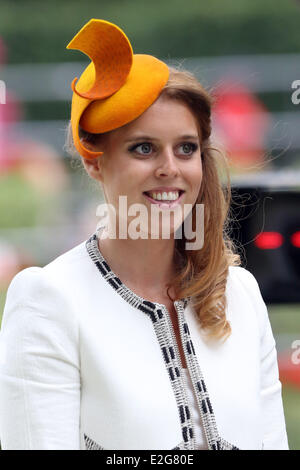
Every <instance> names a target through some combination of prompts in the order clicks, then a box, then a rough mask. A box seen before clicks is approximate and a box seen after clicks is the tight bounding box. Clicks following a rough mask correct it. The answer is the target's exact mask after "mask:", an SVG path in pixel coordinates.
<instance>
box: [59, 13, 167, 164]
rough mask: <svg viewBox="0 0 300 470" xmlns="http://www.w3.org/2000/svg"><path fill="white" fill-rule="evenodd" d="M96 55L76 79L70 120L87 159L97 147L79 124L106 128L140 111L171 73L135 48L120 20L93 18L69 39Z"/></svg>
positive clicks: (100, 130) (72, 44) (99, 129)
mask: <svg viewBox="0 0 300 470" xmlns="http://www.w3.org/2000/svg"><path fill="white" fill-rule="evenodd" d="M67 49H78V50H80V51H81V52H84V53H85V54H87V55H88V56H89V58H90V59H91V62H90V64H89V65H88V66H87V67H86V69H85V70H84V71H83V73H82V74H81V76H80V78H79V80H78V79H77V78H74V80H73V82H72V85H71V87H72V90H73V96H72V108H71V126H72V134H73V140H74V145H75V147H76V149H77V151H78V152H79V153H80V155H81V156H82V157H84V158H87V159H93V158H97V157H99V156H100V155H102V154H103V152H92V151H90V150H88V149H87V148H86V147H85V146H84V145H83V144H82V142H81V141H80V138H79V126H80V127H81V128H82V129H83V130H84V131H86V132H90V133H94V134H102V133H104V132H108V131H111V130H113V129H117V128H118V127H121V126H124V125H125V124H127V123H128V122H130V121H133V120H134V119H136V118H137V117H138V116H140V115H141V114H142V113H143V112H144V111H145V110H146V109H147V108H148V107H149V106H151V104H153V103H154V101H155V100H156V98H157V97H158V96H159V94H160V92H161V90H162V89H163V87H164V86H165V84H166V83H167V81H168V78H169V68H168V66H167V65H166V64H165V63H164V62H162V61H160V60H158V59H157V58H156V57H153V56H150V55H144V54H133V52H132V47H131V44H130V42H129V39H128V38H127V36H126V35H125V34H124V33H123V31H122V30H121V29H120V28H118V26H116V25H114V24H112V23H109V22H108V21H104V20H97V19H94V18H93V19H91V20H90V21H89V22H88V23H86V24H85V25H84V26H83V28H81V30H80V31H79V32H78V33H77V34H76V36H75V37H74V38H73V39H72V40H71V41H70V42H69V44H68V45H67Z"/></svg>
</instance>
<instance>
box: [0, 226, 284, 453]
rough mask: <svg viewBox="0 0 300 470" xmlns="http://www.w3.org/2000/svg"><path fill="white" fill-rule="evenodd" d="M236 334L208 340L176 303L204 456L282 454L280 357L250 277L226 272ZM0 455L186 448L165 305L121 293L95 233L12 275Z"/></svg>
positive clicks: (189, 425)
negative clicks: (217, 452)
mask: <svg viewBox="0 0 300 470" xmlns="http://www.w3.org/2000/svg"><path fill="white" fill-rule="evenodd" d="M226 296H227V300H228V308H227V318H228V319H229V321H230V322H231V327H232V334H231V336H230V337H229V339H227V340H226V341H225V342H224V343H213V344H211V343H208V342H206V341H205V340H204V338H203V337H202V335H201V332H200V330H199V326H198V324H197V321H196V318H195V313H194V310H193V308H192V306H191V302H189V301H190V299H183V300H181V301H177V302H175V307H176V310H177V313H178V317H179V325H180V330H181V339H182V344H183V348H184V352H185V357H186V361H187V365H188V369H189V372H190V375H191V377H192V382H193V386H194V390H195V394H196V396H197V403H198V406H199V409H200V412H201V417H202V423H203V430H204V433H205V436H206V440H207V446H208V448H209V449H223V448H224V449H231V448H235V447H237V448H238V449H262V448H264V449H288V443H287V435H286V428H285V420H284V412H283V406H282V398H281V383H280V381H279V378H278V366H277V354H276V348H275V341H274V338H273V334H272V330H271V326H270V322H269V318H268V313H267V309H266V306H265V303H264V301H263V300H262V297H261V294H260V290H259V287H258V284H257V282H256V280H255V278H254V277H253V275H252V274H251V273H250V272H249V271H247V270H246V269H244V268H241V267H230V268H229V276H228V281H227V290H226ZM0 362H1V364H0V440H1V445H2V449H118V450H121V449H174V448H179V449H193V448H194V445H195V444H194V435H195V433H194V431H195V429H194V424H193V416H191V408H190V403H189V399H188V395H187V393H186V392H187V390H186V388H185V385H184V384H185V382H184V381H183V378H182V375H183V374H182V373H180V370H181V369H180V367H181V363H180V356H179V353H178V348H177V345H176V342H175V335H174V332H173V328H172V325H171V322H170V318H169V316H168V312H167V310H166V309H165V308H164V306H163V305H161V304H158V303H153V302H148V301H146V300H145V299H142V298H140V297H138V296H137V295H136V294H134V292H132V291H131V290H130V289H128V288H127V287H126V286H125V285H124V284H123V283H122V282H121V280H120V279H118V278H117V277H116V276H115V274H114V273H113V272H112V271H111V269H110V268H109V266H108V265H107V263H105V260H104V258H103V257H102V255H101V253H100V252H99V250H98V246H97V239H96V234H94V235H93V236H92V237H91V238H90V239H89V240H88V241H87V242H83V243H81V244H80V245H78V246H76V247H75V248H73V249H71V250H70V251H68V252H67V253H64V254H63V255H61V256H59V257H58V258H56V259H55V260H54V261H52V262H51V263H49V264H48V265H47V266H45V267H44V268H39V267H30V268H27V269H24V270H23V271H21V272H19V273H18V274H17V275H16V276H15V277H14V279H13V280H12V282H11V284H10V286H9V289H8V292H7V299H6V305H5V309H4V315H3V320H2V329H1V334H0Z"/></svg>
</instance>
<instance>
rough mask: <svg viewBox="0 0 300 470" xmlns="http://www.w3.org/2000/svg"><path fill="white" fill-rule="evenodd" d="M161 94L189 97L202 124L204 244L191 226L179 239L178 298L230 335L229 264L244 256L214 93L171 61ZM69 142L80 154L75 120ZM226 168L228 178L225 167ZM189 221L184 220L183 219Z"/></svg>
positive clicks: (206, 328)
mask: <svg viewBox="0 0 300 470" xmlns="http://www.w3.org/2000/svg"><path fill="white" fill-rule="evenodd" d="M160 96H164V97H166V98H168V99H172V100H178V101H180V102H183V103H185V104H186V105H187V106H188V107H189V109H190V110H191V112H192V113H193V115H194V116H195V118H196V120H197V122H198V125H199V131H200V132H199V135H200V141H201V142H200V145H201V158H202V172H203V176H202V183H201V187H200V191H199V194H198V197H197V200H196V202H195V205H194V206H193V209H192V214H191V217H192V227H193V230H195V227H196V204H203V205H204V244H203V246H202V247H201V249H199V250H187V249H186V242H191V240H187V239H186V238H185V230H182V237H181V238H180V239H176V240H175V253H174V256H175V261H176V273H175V275H174V277H173V279H171V281H170V283H168V289H167V293H168V290H169V289H170V288H171V287H172V288H173V289H174V291H175V297H176V298H175V299H173V298H171V297H170V295H169V293H168V296H169V298H170V299H171V300H173V301H174V300H176V299H182V298H185V297H189V298H190V301H191V303H192V306H193V308H194V310H195V312H196V316H197V319H198V323H199V325H200V327H201V330H202V332H203V333H204V335H205V336H206V338H207V339H217V340H219V339H222V340H223V341H225V340H226V339H227V338H228V337H229V336H230V334H231V327H230V323H229V321H228V320H227V318H226V308H227V299H226V284H227V277H228V272H229V266H239V265H240V264H241V258H240V255H239V254H238V252H237V251H238V250H237V247H236V246H235V244H234V242H233V240H232V239H231V238H230V222H231V219H230V206H231V185H230V174H229V167H228V163H227V159H226V156H225V155H224V153H223V152H221V151H220V150H218V149H217V148H216V147H214V146H213V145H212V143H211V110H212V106H213V97H212V95H211V94H210V93H209V92H208V91H207V90H205V88H204V87H203V86H202V85H201V84H200V83H199V81H198V80H197V79H196V77H195V76H194V75H193V74H192V73H190V72H188V71H186V70H181V69H176V68H173V67H170V76H169V80H168V82H167V83H166V85H165V87H164V88H163V90H162V92H161V94H160ZM80 136H81V137H83V138H84V140H85V141H89V142H91V143H93V140H94V139H95V137H98V136H99V135H97V134H88V133H86V132H85V131H83V130H81V131H80ZM64 148H65V149H66V150H67V152H68V153H69V154H70V155H72V156H78V153H77V151H76V149H75V147H74V144H73V139H72V131H71V128H70V125H69V127H68V129H67V139H66V143H65V146H64ZM222 169H223V170H225V176H226V178H225V182H223V181H222V178H221V170H222ZM183 223H184V222H183Z"/></svg>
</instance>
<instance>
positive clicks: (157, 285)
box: [98, 232, 175, 300]
mask: <svg viewBox="0 0 300 470" xmlns="http://www.w3.org/2000/svg"><path fill="white" fill-rule="evenodd" d="M98 244H99V250H100V252H101V253H102V255H103V256H104V258H105V259H106V261H107V263H108V264H109V266H110V267H111V269H112V270H113V271H114V273H115V274H116V275H117V276H118V277H119V278H120V279H121V280H122V281H123V282H124V284H125V285H127V286H128V287H129V288H131V287H130V286H133V288H132V290H134V291H135V292H136V293H138V292H137V291H139V292H146V293H148V298H149V296H150V295H151V294H153V295H154V296H155V295H160V297H162V296H164V294H163V293H164V292H165V295H167V294H166V284H167V283H168V282H170V280H171V277H172V276H173V274H174V272H175V263H174V249H175V240H174V239H172V238H171V239H157V240H155V239H137V240H132V239H131V238H127V239H118V238H109V237H108V238H101V232H100V234H99V241H98ZM142 296H143V295H142ZM149 300H150V299H149Z"/></svg>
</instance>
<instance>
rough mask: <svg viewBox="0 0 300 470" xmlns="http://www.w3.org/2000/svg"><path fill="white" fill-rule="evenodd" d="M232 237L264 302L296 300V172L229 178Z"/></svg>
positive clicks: (299, 260) (299, 238)
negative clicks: (259, 289)
mask: <svg viewBox="0 0 300 470" xmlns="http://www.w3.org/2000/svg"><path fill="white" fill-rule="evenodd" d="M231 216H232V218H233V221H232V236H233V238H234V240H235V241H236V242H237V244H238V246H239V247H240V254H241V255H242V260H243V267H245V268H247V269H248V270H249V271H250V272H252V273H253V274H254V276H255V277H256V279H257V281H258V283H259V285H260V288H261V292H262V295H263V297H264V300H265V301H266V302H267V303H297V302H300V172H297V171H284V172H282V171H278V172H263V173H261V174H259V175H253V176H244V177H239V178H237V179H235V180H234V179H233V180H232V205H231Z"/></svg>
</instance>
